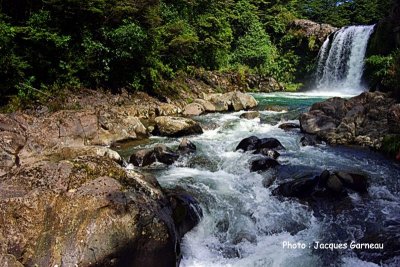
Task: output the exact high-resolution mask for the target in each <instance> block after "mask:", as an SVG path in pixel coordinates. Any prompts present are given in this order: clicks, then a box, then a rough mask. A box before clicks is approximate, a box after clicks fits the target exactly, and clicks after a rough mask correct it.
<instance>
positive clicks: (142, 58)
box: [0, 0, 398, 105]
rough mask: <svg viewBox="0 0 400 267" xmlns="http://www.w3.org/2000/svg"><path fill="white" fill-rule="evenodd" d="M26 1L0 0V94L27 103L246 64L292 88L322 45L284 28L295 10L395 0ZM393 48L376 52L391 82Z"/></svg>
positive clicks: (331, 18)
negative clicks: (384, 53)
mask: <svg viewBox="0 0 400 267" xmlns="http://www.w3.org/2000/svg"><path fill="white" fill-rule="evenodd" d="M23 3H24V4H21V2H20V1H13V0H3V1H1V3H0V65H1V68H0V90H1V97H0V104H4V103H5V102H7V101H9V100H10V99H11V98H12V97H14V98H13V99H15V97H17V98H19V100H20V101H19V102H18V101H16V102H15V101H14V100H13V101H14V102H15V103H17V102H18V103H20V104H21V105H24V103H28V102H29V101H30V100H31V101H36V100H37V99H40V98H43V97H44V96H46V95H51V94H57V93H60V91H62V90H63V89H64V88H70V89H74V88H75V89H79V88H81V87H89V88H108V89H111V90H119V89H121V88H126V89H128V90H146V91H148V92H149V93H152V94H169V93H170V94H176V93H177V92H178V91H179V90H187V88H184V86H180V85H179V84H177V82H176V81H179V79H181V76H182V75H180V73H182V72H186V73H189V74H190V73H194V72H195V71H193V70H196V69H205V70H224V71H236V72H238V77H242V78H241V79H240V80H244V78H243V77H244V76H245V75H246V74H247V73H253V74H254V73H257V74H259V75H264V76H265V75H269V76H273V77H274V78H275V79H277V80H278V81H279V82H282V83H285V84H287V85H288V87H289V88H291V89H292V90H294V89H295V88H297V87H298V86H299V83H298V82H299V78H302V77H304V76H305V73H307V72H308V71H309V70H310V69H311V68H310V66H311V65H312V63H313V62H312V60H313V57H314V56H315V55H312V53H308V54H307V53H305V52H304V51H308V50H312V51H314V50H318V45H317V42H316V40H315V38H309V39H306V40H300V39H299V38H298V37H296V36H295V35H294V34H293V33H291V32H288V31H287V30H288V26H289V25H290V23H291V22H292V21H293V20H294V19H295V18H297V17H306V18H310V19H314V20H316V21H318V22H328V23H332V24H334V25H336V26H342V25H344V24H350V23H368V24H369V23H373V22H376V21H377V20H378V19H380V18H381V17H382V16H383V15H384V14H385V13H386V12H387V10H388V7H389V5H390V4H391V0H383V1H378V0H372V1H366V0H354V1H333V0H279V1H277V0H276V1H265V0H261V1H256V0H221V1H216V0H198V1H193V0H157V1H153V0H151V1H150V0H144V1H133V0H37V1H32V0H24V1H23ZM389 53H390V51H389V52H388V54H389ZM391 58H392V59H393V60H392V61H390V62H391V63H390V66H388V65H387V64H384V63H385V62H386V61H385V62H378V61H379V60H378V59H373V58H372V59H371V60H370V65H371V66H373V67H372V68H373V69H377V72H376V73H375V74H374V75H375V76H374V77H375V78H376V79H380V80H382V81H385V82H383V83H388V85H387V86H393V81H398V80H396V79H398V78H396V76H395V74H393V73H397V72H396V71H397V70H398V66H397V65H396V64H395V63H393V62H395V60H396V58H398V56H397V54H396V55H395V54H393V55H391ZM387 62H389V61H387ZM387 62H386V63H387ZM396 66H397V67H396ZM383 70H384V71H383ZM382 71H383V72H382ZM388 77H389V78H388ZM174 79H175V80H176V81H173V80H174Z"/></svg>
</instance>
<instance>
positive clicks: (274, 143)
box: [236, 136, 285, 153]
mask: <svg viewBox="0 0 400 267" xmlns="http://www.w3.org/2000/svg"><path fill="white" fill-rule="evenodd" d="M262 149H268V150H274V149H277V150H279V149H285V147H284V146H283V145H282V144H281V142H279V140H278V139H276V138H261V139H260V138H258V137H257V136H250V137H247V138H245V139H243V140H242V141H240V143H239V144H238V145H237V147H236V151H237V150H243V151H244V152H246V151H251V150H256V152H257V153H260V151H261V150H262Z"/></svg>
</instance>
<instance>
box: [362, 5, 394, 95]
mask: <svg viewBox="0 0 400 267" xmlns="http://www.w3.org/2000/svg"><path fill="white" fill-rule="evenodd" d="M366 57H367V58H368V60H367V64H366V67H365V71H364V78H365V80H366V81H367V82H368V85H369V88H370V90H371V91H375V90H379V91H383V92H390V93H392V95H393V96H394V97H395V98H396V99H397V100H398V101H400V2H399V1H395V3H394V5H393V7H392V10H391V12H390V14H389V16H387V17H386V18H384V19H382V20H381V21H380V22H378V23H377V25H376V27H375V31H374V33H373V34H372V36H371V39H370V41H369V44H368V48H367V54H366Z"/></svg>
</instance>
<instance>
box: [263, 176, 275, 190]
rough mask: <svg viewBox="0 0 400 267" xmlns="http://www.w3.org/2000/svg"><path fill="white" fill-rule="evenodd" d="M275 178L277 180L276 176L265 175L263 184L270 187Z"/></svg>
mask: <svg viewBox="0 0 400 267" xmlns="http://www.w3.org/2000/svg"><path fill="white" fill-rule="evenodd" d="M275 180H276V177H275V176H271V177H265V178H264V179H263V180H262V185H263V186H264V187H265V188H269V187H270V186H271V185H272V184H273V183H274V182H275Z"/></svg>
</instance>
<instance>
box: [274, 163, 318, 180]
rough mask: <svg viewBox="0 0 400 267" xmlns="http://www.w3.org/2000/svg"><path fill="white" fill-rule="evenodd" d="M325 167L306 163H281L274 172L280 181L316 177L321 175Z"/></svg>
mask: <svg viewBox="0 0 400 267" xmlns="http://www.w3.org/2000/svg"><path fill="white" fill-rule="evenodd" d="M322 171H323V169H318V168H317V167H309V166H304V165H281V166H279V167H277V168H276V173H275V174H274V175H275V177H276V180H277V181H278V182H281V183H282V182H284V181H290V180H295V179H300V178H314V177H316V176H319V175H320V174H321V172H322Z"/></svg>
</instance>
